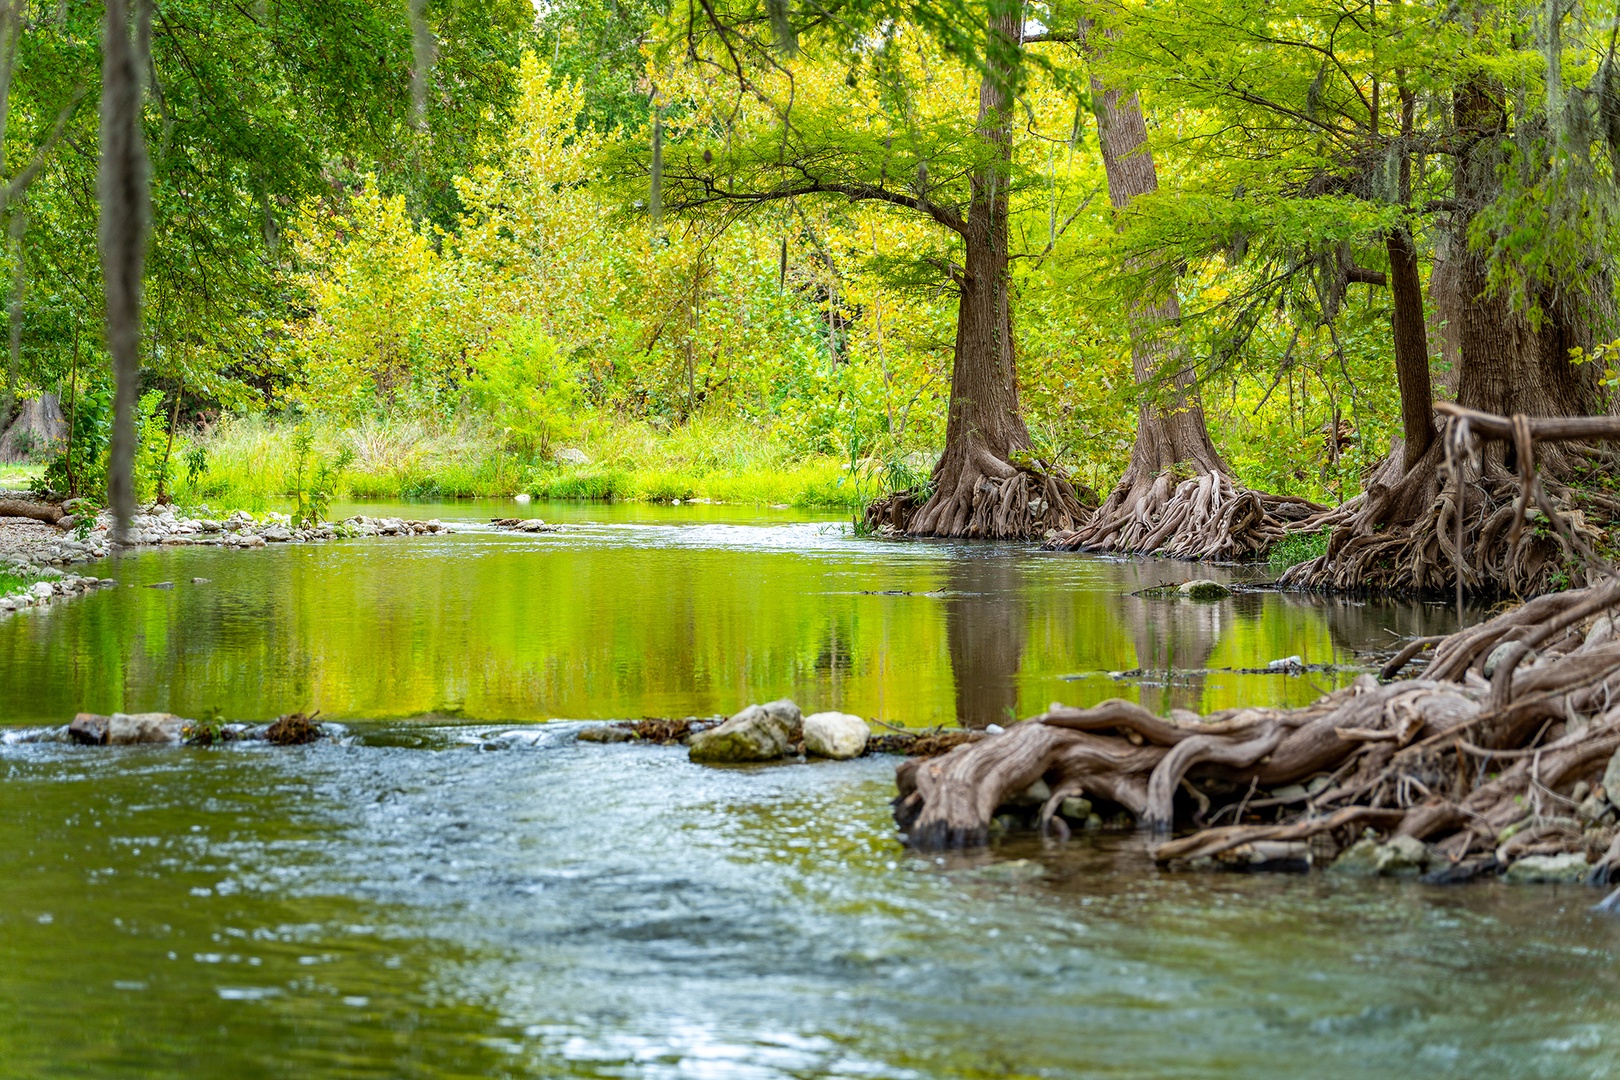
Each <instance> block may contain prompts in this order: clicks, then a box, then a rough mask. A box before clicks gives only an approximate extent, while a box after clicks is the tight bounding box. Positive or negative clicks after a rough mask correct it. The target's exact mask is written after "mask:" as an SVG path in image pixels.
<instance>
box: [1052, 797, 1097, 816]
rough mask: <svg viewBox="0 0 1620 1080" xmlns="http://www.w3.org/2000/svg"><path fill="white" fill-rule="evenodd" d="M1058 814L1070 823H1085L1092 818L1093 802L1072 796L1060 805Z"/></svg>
mask: <svg viewBox="0 0 1620 1080" xmlns="http://www.w3.org/2000/svg"><path fill="white" fill-rule="evenodd" d="M1058 813H1060V814H1062V815H1063V816H1064V817H1066V818H1068V819H1069V820H1070V821H1085V820H1086V819H1087V818H1088V817H1090V816H1091V800H1090V799H1082V798H1079V797H1078V796H1075V795H1070V796H1069V797H1068V798H1067V799H1064V800H1063V801H1062V802H1061V803H1059V804H1058Z"/></svg>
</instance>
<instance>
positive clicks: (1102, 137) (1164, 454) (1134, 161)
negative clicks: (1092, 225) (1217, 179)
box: [1091, 77, 1225, 502]
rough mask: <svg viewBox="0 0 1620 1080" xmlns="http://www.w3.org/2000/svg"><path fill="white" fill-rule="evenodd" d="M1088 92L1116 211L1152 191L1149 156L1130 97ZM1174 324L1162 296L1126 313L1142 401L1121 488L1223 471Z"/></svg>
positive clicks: (1097, 88)
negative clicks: (1177, 470) (1095, 105)
mask: <svg viewBox="0 0 1620 1080" xmlns="http://www.w3.org/2000/svg"><path fill="white" fill-rule="evenodd" d="M1091 90H1092V93H1093V94H1097V95H1100V97H1101V101H1102V108H1101V109H1099V110H1098V114H1097V115H1098V127H1099V142H1100V143H1101V144H1102V159H1103V168H1104V169H1105V170H1106V172H1107V174H1108V201H1109V202H1111V203H1113V205H1114V209H1115V210H1124V209H1125V208H1126V207H1128V206H1129V205H1130V203H1131V201H1132V200H1133V199H1136V198H1138V197H1140V196H1143V195H1151V194H1152V193H1153V192H1155V191H1158V190H1159V175H1158V171H1157V170H1156V169H1155V167H1154V164H1153V152H1152V151H1151V150H1150V149H1148V141H1147V121H1146V120H1145V119H1144V118H1143V116H1142V106H1141V102H1140V101H1139V100H1138V99H1137V96H1136V95H1135V94H1131V95H1130V96H1129V97H1123V98H1122V96H1121V94H1120V91H1118V90H1105V89H1104V87H1103V84H1102V83H1101V82H1100V81H1098V80H1097V79H1096V78H1095V77H1093V78H1092V80H1091ZM1180 322H1181V302H1180V301H1179V300H1177V299H1176V296H1175V293H1174V292H1172V291H1169V290H1166V292H1165V294H1164V295H1163V296H1160V297H1157V298H1152V299H1146V300H1142V301H1139V302H1138V303H1136V304H1135V305H1133V306H1132V308H1131V312H1130V326H1131V367H1132V369H1133V370H1134V372H1135V375H1136V385H1137V387H1138V388H1139V389H1140V390H1141V391H1142V393H1143V398H1142V404H1141V407H1140V410H1139V413H1138V420H1137V428H1136V444H1135V446H1133V447H1132V449H1131V464H1130V468H1129V469H1127V470H1126V479H1125V480H1123V481H1121V484H1120V487H1121V488H1125V487H1127V486H1131V487H1134V486H1137V485H1139V484H1141V483H1144V482H1145V483H1148V484H1151V483H1152V481H1153V478H1154V477H1156V476H1158V475H1159V474H1160V473H1161V472H1163V471H1165V470H1166V469H1169V468H1171V467H1172V466H1174V465H1176V464H1178V463H1181V462H1187V463H1189V464H1190V465H1192V466H1193V467H1194V468H1195V469H1196V470H1197V471H1199V472H1217V471H1224V470H1225V465H1224V464H1223V463H1222V461H1221V456H1220V454H1219V453H1217V452H1216V450H1215V445H1214V443H1212V442H1211V441H1210V438H1209V428H1208V427H1207V425H1206V424H1205V422H1204V407H1203V405H1202V403H1201V402H1200V401H1199V400H1198V387H1197V383H1196V380H1195V379H1194V375H1193V371H1192V367H1191V365H1190V364H1188V363H1187V359H1186V356H1185V354H1184V352H1183V351H1182V349H1181V348H1180V347H1179V346H1178V345H1177V344H1176V343H1175V342H1174V341H1173V340H1172V339H1171V338H1170V337H1169V335H1168V334H1166V331H1167V330H1172V331H1173V329H1174V327H1175V326H1176V325H1177V324H1178V323H1180ZM1115 494H1116V495H1118V494H1119V492H1118V491H1116V493H1115ZM1109 501H1110V502H1113V501H1114V500H1113V499H1110V500H1109Z"/></svg>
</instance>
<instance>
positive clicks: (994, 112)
mask: <svg viewBox="0 0 1620 1080" xmlns="http://www.w3.org/2000/svg"><path fill="white" fill-rule="evenodd" d="M1021 32H1022V8H1021V6H1020V5H1018V4H1016V3H1009V2H1008V0H994V2H993V3H992V4H991V7H990V18H989V21H988V25H987V28H986V46H987V47H986V49H985V56H986V70H985V73H984V77H983V78H982V79H981V81H980V85H979V120H978V135H979V138H980V139H981V140H982V142H983V143H984V145H985V147H986V148H987V149H988V153H987V155H986V158H987V160H986V161H985V164H984V165H983V166H982V167H981V168H980V169H979V170H978V171H977V172H976V173H975V174H974V176H973V179H972V194H971V201H970V203H969V206H968V213H967V220H966V228H965V229H964V230H963V232H962V239H963V245H964V248H965V252H964V260H963V267H962V270H961V271H960V273H957V274H956V275H955V278H956V286H957V290H958V301H957V315H956V355H955V360H954V363H953V366H952V371H951V401H950V411H949V414H948V417H947V420H946V427H945V451H944V453H943V454H942V455H941V457H940V460H939V464H938V465H937V466H936V467H935V470H934V493H933V495H932V496H931V497H930V498H929V500H928V501H927V502H926V503H924V504H923V506H922V507H920V508H919V509H918V510H917V511H916V513H915V514H914V515H911V516H910V520H909V522H908V523H907V525H906V531H907V532H909V533H911V534H913V535H919V536H983V537H994V538H1015V537H1029V536H1037V535H1041V534H1043V533H1044V532H1046V531H1047V530H1049V529H1066V528H1071V527H1073V526H1074V525H1075V524H1078V522H1079V521H1080V520H1081V519H1082V517H1083V515H1084V513H1085V511H1084V508H1083V507H1082V506H1081V505H1080V502H1079V499H1078V497H1077V496H1076V494H1075V492H1074V489H1073V488H1072V487H1071V486H1070V485H1069V484H1068V482H1067V481H1066V480H1064V479H1063V478H1062V477H1061V476H1057V475H1047V474H1045V473H1043V472H1039V471H1036V470H1035V469H1033V468H1031V467H1030V466H1029V465H1027V464H1015V463H1014V461H1013V460H1012V459H1013V458H1014V457H1015V456H1022V455H1024V454H1027V453H1028V451H1029V450H1030V449H1031V447H1032V444H1031V442H1030V438H1029V429H1028V428H1027V427H1026V426H1025V424H1024V417H1023V413H1022V411H1021V410H1020V408H1019V404H1018V374H1017V364H1016V360H1015V354H1014V349H1013V331H1012V309H1011V303H1010V296H1009V292H1010V280H1009V279H1010V275H1009V273H1008V234H1007V201H1008V197H1009V186H1010V172H1011V163H1012V106H1013V92H1014V89H1015V87H1016V84H1017V79H1018V66H1019V54H1020V51H1021V48H1022V46H1021ZM868 520H869V521H872V520H892V517H891V516H890V512H889V510H888V509H886V508H884V506H883V504H881V503H880V504H874V506H873V507H872V508H871V509H870V510H869V511H868Z"/></svg>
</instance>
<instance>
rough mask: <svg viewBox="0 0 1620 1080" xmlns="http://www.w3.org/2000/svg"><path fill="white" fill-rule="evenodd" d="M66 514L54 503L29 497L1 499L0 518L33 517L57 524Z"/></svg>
mask: <svg viewBox="0 0 1620 1080" xmlns="http://www.w3.org/2000/svg"><path fill="white" fill-rule="evenodd" d="M66 516H67V514H66V511H64V510H63V509H62V508H61V507H60V506H57V505H55V504H53V503H42V502H33V501H31V500H28V499H0V518H8V517H11V518H33V519H34V520H35V521H43V522H44V523H45V524H47V525H55V524H56V523H57V522H59V521H61V520H62V519H63V518H64V517H66Z"/></svg>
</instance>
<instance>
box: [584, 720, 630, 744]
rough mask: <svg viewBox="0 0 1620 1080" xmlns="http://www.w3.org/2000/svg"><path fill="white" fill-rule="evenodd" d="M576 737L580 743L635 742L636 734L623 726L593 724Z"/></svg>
mask: <svg viewBox="0 0 1620 1080" xmlns="http://www.w3.org/2000/svg"><path fill="white" fill-rule="evenodd" d="M574 737H575V738H576V739H578V740H579V741H580V742H596V743H616V742H634V741H635V738H636V733H635V732H634V731H631V730H630V729H629V728H627V727H625V726H623V725H622V724H592V725H590V726H589V727H583V728H580V729H579V734H578V735H576V736H574Z"/></svg>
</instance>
